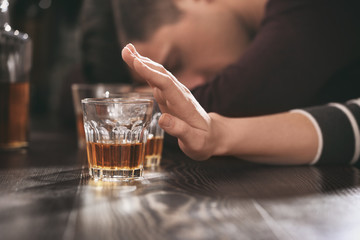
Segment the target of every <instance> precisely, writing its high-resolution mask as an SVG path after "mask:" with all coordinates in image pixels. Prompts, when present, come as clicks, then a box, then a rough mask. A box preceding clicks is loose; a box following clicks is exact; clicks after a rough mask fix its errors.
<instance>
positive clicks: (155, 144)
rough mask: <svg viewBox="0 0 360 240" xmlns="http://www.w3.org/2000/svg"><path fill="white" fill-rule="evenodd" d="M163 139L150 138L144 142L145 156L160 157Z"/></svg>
mask: <svg viewBox="0 0 360 240" xmlns="http://www.w3.org/2000/svg"><path fill="white" fill-rule="evenodd" d="M163 143H164V138H163V137H152V138H148V140H147V142H146V150H145V156H151V155H160V156H161V153H162V150H163Z"/></svg>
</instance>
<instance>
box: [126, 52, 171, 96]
mask: <svg viewBox="0 0 360 240" xmlns="http://www.w3.org/2000/svg"><path fill="white" fill-rule="evenodd" d="M133 69H134V70H135V71H136V72H137V73H138V74H139V75H140V77H142V78H143V79H145V80H146V81H147V82H148V83H149V84H150V85H151V86H156V87H157V88H159V89H160V90H163V89H168V88H171V87H172V85H173V84H172V79H171V76H170V75H168V74H165V73H162V72H159V71H158V70H157V69H156V68H154V67H153V66H152V65H151V64H147V63H145V62H143V61H142V60H141V59H139V58H137V57H135V59H134V60H133Z"/></svg>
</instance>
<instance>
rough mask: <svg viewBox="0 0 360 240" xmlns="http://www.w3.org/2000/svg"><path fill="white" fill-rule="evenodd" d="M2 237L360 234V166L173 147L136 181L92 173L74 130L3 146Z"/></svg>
mask: <svg viewBox="0 0 360 240" xmlns="http://www.w3.org/2000/svg"><path fill="white" fill-rule="evenodd" d="M0 239H51V240H55V239H256V240H258V239H286V240H287V239H326V240H328V239H354V240H355V239H356V240H358V239H360V186H359V170H358V169H357V168H354V167H350V166H345V167H336V166H333V167H308V166H304V167H277V166H263V165H256V164H249V163H246V162H243V161H240V160H237V159H232V158H227V157H219V158H214V159H211V160H209V161H205V162H196V161H192V160H190V159H188V158H186V157H185V156H184V155H183V154H182V153H180V152H178V151H176V150H173V149H166V150H165V152H164V156H163V161H162V166H161V168H159V169H156V170H153V171H150V170H147V171H146V172H145V177H144V180H142V181H137V182H133V183H123V184H121V183H111V182H96V181H93V180H92V179H90V178H89V176H88V172H87V166H86V156H85V153H84V152H82V151H78V150H77V149H76V140H75V138H74V137H72V135H70V134H65V133H58V132H46V131H35V132H32V134H31V145H30V147H29V149H28V151H27V152H26V153H21V152H13V153H4V152H3V153H0Z"/></svg>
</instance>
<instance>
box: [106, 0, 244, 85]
mask: <svg viewBox="0 0 360 240" xmlns="http://www.w3.org/2000/svg"><path fill="white" fill-rule="evenodd" d="M225 2H227V1H220V0H113V10H114V15H115V21H116V26H117V31H118V38H119V40H120V44H121V45H123V46H124V45H125V44H126V43H128V42H132V43H133V44H134V45H135V46H136V48H137V49H138V50H139V52H140V53H141V54H142V55H145V56H148V57H149V58H151V59H153V60H154V61H156V62H159V63H161V64H163V65H164V66H165V67H166V68H167V69H168V70H170V71H171V72H173V73H174V75H175V76H176V77H177V78H178V79H179V80H180V81H182V82H183V83H184V84H185V85H186V86H188V87H190V88H193V87H195V86H197V85H199V84H202V83H204V82H206V81H208V80H209V79H211V78H212V77H213V76H214V75H216V74H217V73H218V72H220V71H221V70H222V69H223V68H225V67H226V66H227V65H229V64H231V63H232V62H234V61H236V60H237V59H238V58H239V57H240V56H241V54H242V52H243V50H244V49H245V47H246V46H247V45H248V43H249V40H250V36H249V33H248V31H247V29H246V26H245V25H244V22H243V21H242V18H241V16H239V14H237V12H236V11H235V10H234V9H232V8H231V7H230V6H229V5H228V4H225Z"/></svg>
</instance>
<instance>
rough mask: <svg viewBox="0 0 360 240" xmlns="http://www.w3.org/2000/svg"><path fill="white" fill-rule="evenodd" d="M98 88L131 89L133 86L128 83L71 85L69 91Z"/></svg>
mask: <svg viewBox="0 0 360 240" xmlns="http://www.w3.org/2000/svg"><path fill="white" fill-rule="evenodd" d="M98 87H107V88H119V87H129V89H132V88H133V86H132V85H131V84H128V83H73V84H71V89H73V90H79V89H93V88H98Z"/></svg>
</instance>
